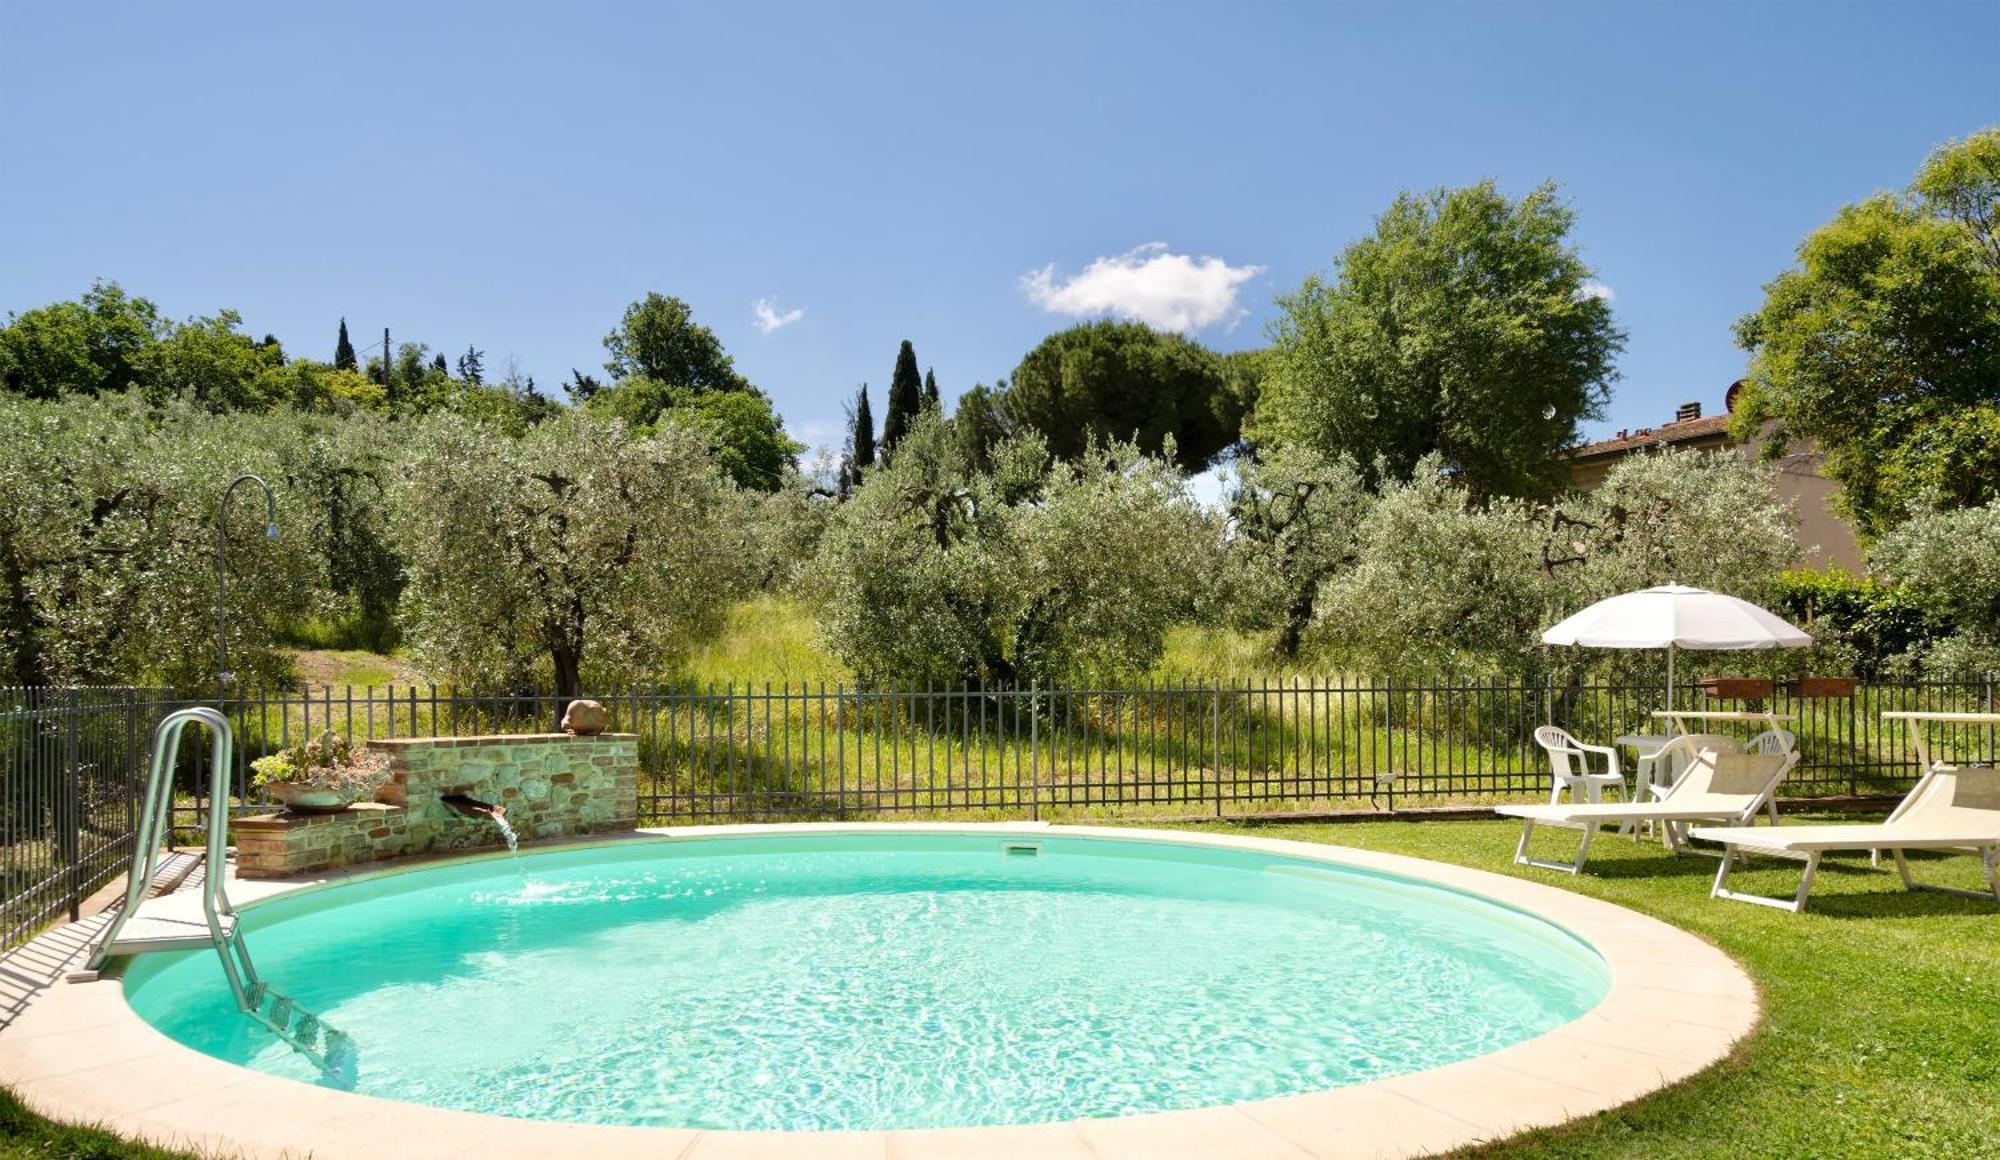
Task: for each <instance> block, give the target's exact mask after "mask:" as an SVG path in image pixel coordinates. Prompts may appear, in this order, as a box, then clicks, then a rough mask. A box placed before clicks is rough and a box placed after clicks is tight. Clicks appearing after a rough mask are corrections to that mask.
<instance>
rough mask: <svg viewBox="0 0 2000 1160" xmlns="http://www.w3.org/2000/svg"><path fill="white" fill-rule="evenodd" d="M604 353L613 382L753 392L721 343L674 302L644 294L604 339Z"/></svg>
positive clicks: (677, 301)
mask: <svg viewBox="0 0 2000 1160" xmlns="http://www.w3.org/2000/svg"><path fill="white" fill-rule="evenodd" d="M604 349H605V350H606V351H607V352H608V353H609V354H610V356H611V357H610V358H609V359H608V360H606V362H605V364H604V369H605V370H606V371H607V372H609V373H610V375H611V377H612V378H613V379H614V380H617V379H629V378H645V379H652V380H653V381H655V382H660V383H666V384H669V385H671V386H675V387H682V388H685V389H687V390H689V391H693V392H701V391H747V390H750V389H751V386H750V383H749V380H747V379H745V378H744V377H743V376H742V375H740V374H738V373H737V372H736V364H735V362H734V360H732V359H731V358H730V357H729V355H728V354H727V353H726V352H725V351H724V350H723V349H722V340H721V339H718V338H717V337H715V332H714V331H712V330H710V329H709V328H708V327H706V326H703V325H701V324H700V323H697V322H695V321H694V314H693V311H691V310H689V309H688V304H687V303H685V302H682V301H681V300H680V299H678V298H670V297H668V296H666V295H663V294H658V293H648V294H647V295H646V296H645V297H644V298H642V299H640V300H639V301H637V302H634V303H633V304H632V305H630V306H628V307H626V308H625V315H624V317H623V318H622V319H620V320H619V323H618V328H617V329H616V330H613V331H612V332H611V333H610V334H607V335H605V336H604Z"/></svg>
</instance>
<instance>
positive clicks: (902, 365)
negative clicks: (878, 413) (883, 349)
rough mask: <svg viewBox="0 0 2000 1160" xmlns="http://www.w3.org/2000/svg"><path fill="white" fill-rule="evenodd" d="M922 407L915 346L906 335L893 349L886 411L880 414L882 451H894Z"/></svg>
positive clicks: (921, 392) (921, 388) (922, 386)
mask: <svg viewBox="0 0 2000 1160" xmlns="http://www.w3.org/2000/svg"><path fill="white" fill-rule="evenodd" d="M923 409H924V382H923V378H922V376H920V375H919V374H918V373H917V349H916V347H914V346H912V345H910V340H909V339H907V338H906V339H904V340H903V345H902V346H901V347H900V348H899V349H898V350H897V351H896V370H895V373H894V374H893V375H891V376H890V378H889V403H888V410H887V411H885V412H884V413H883V415H882V444H881V448H880V450H881V452H882V454H884V455H887V454H888V453H889V452H891V451H893V450H895V447H896V444H897V443H898V442H899V441H900V440H901V439H902V438H903V434H904V433H905V432H907V431H908V430H909V429H910V425H911V424H913V423H915V422H916V421H917V414H918V412H920V411H922V410H923Z"/></svg>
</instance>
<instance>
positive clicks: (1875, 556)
mask: <svg viewBox="0 0 2000 1160" xmlns="http://www.w3.org/2000/svg"><path fill="white" fill-rule="evenodd" d="M1996 544H2000V502H1995V503H1989V504H1987V505H1985V506H1983V507H1976V508H1960V509H1957V510H1952V511H1932V512H1922V513H1919V514H1916V515H1913V516H1912V517H1911V518H1910V519H1908V520H1906V521H1904V522H1903V523H1902V524H1900V525H1898V526H1897V527H1896V529H1895V530H1894V531H1892V532H1890V533H1889V534H1888V535H1886V536H1884V537H1882V539H1881V541H1880V542H1879V543H1877V544H1876V545H1875V550H1874V551H1873V552H1871V553H1870V554H1869V563H1870V564H1871V565H1873V566H1874V567H1875V569H1876V570H1878V571H1880V572H1882V573H1883V574H1884V575H1886V576H1887V577H1888V578H1889V579H1890V580H1892V581H1893V582H1895V583H1896V584H1897V585H1898V586H1899V587H1900V588H1901V589H1902V590H1903V591H1905V592H1907V593H1909V594H1910V595H1911V596H1913V597H1915V598H1916V600H1917V602H1918V603H1919V604H1920V605H1921V606H1923V607H1925V608H1927V609H1929V610H1930V611H1932V612H1934V613H1936V614H1937V615H1938V617H1939V619H1940V620H1941V621H1942V622H1943V623H1944V624H1946V625H1949V626H1950V629H1949V631H1948V632H1946V634H1945V635H1944V636H1943V638H1942V639H1940V640H1937V641H1935V642H1932V643H1930V644H1928V645H1927V646H1925V647H1924V648H1923V649H1922V651H1921V653H1920V655H1919V656H1917V657H1915V658H1913V659H1915V660H1916V661H1917V662H1918V663H1919V664H1920V665H1922V667H1924V668H1925V669H1927V670H1929V671H1931V672H1935V673H1941V674H1952V675H1959V676H1987V675H1992V674H1994V673H2000V553H1995V551H1994V545H1996Z"/></svg>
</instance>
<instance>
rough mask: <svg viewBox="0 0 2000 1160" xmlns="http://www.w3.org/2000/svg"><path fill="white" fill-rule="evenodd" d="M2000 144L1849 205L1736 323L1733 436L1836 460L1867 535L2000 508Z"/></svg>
mask: <svg viewBox="0 0 2000 1160" xmlns="http://www.w3.org/2000/svg"><path fill="white" fill-rule="evenodd" d="M1996 207H2000V129H1988V130H1985V131H1984V132H1981V133H1978V134H1975V135H1973V136H1972V137H1971V138H1969V139H1967V140H1966V141H1963V142H1954V143H1952V144H1950V145H1947V146H1945V147H1944V148H1942V149H1940V150H1938V151H1937V152H1936V153H1934V154H1932V156H1931V158H1930V160H1929V161H1927V162H1925V164H1924V167H1923V169H1922V170H1921V171H1920V172H1919V173H1918V175H1917V179H1916V181H1915V183H1914V184H1913V185H1912V187H1911V191H1910V192H1909V193H1908V194H1906V195H1902V196H1898V195H1894V194H1878V195H1877V196H1874V197H1871V198H1868V199H1867V200H1865V201H1862V202H1859V203H1856V204H1854V205H1850V206H1847V207H1846V208H1844V209H1842V210H1841V211H1840V212H1839V213H1838V214H1836V215H1835V216H1834V219H1833V220H1832V221H1831V222H1828V223H1827V224H1826V225H1824V226H1821V227H1820V228H1819V229H1817V230H1815V231H1814V232H1813V233H1812V234H1811V236H1809V237H1807V238H1806V240H1805V241H1804V243H1802V244H1801V245H1800V247H1799V251H1798V265H1796V266H1794V267H1793V268H1792V269H1790V270H1787V271H1785V272H1784V273H1782V274H1780V275H1778V277H1777V278H1775V279H1773V280H1772V281H1771V282H1770V283H1768V284H1766V286H1765V287H1764V292H1765V296H1764V304H1763V306H1762V307H1760V308H1759V309H1758V310H1757V311H1756V312H1755V313H1754V314H1750V315H1746V316H1745V317H1744V318H1743V319H1742V320H1741V321H1739V322H1738V323H1737V324H1736V335H1737V339H1738V341H1739V342H1740V343H1741V344H1742V345H1743V347H1744V348H1745V349H1746V350H1748V351H1750V352H1751V356H1752V357H1751V363H1750V374H1749V376H1748V378H1747V380H1746V390H1745V391H1744V393H1743V395H1742V397H1741V399H1740V400H1739V402H1738V404H1737V407H1736V412H1735V419H1734V425H1735V429H1736V432H1737V434H1738V435H1739V436H1741V437H1746V438H1747V437H1749V436H1752V435H1755V434H1758V433H1759V432H1760V431H1762V430H1763V428H1764V427H1765V425H1766V424H1767V423H1769V424H1770V425H1771V438H1770V439H1769V440H1768V442H1767V444H1766V446H1767V449H1768V450H1769V451H1770V452H1771V453H1772V454H1774V455H1775V454H1779V453H1782V451H1783V450H1784V448H1785V447H1786V445H1787V444H1788V443H1789V442H1790V441H1791V440H1794V439H1811V440H1814V441H1815V442H1817V443H1818V444H1819V446H1820V448H1821V449H1822V450H1824V451H1825V452H1826V470H1827V474H1828V475H1830V476H1831V477H1832V478H1833V479H1834V480H1836V481H1837V482H1838V483H1839V484H1840V487H1841V504H1842V506H1843V507H1844V508H1845V509H1846V511H1847V513H1848V514H1849V515H1851V516H1852V517H1853V518H1854V520H1855V522H1856V523H1857V525H1858V526H1859V527H1860V529H1861V531H1862V533H1863V535H1864V536H1870V537H1872V536H1877V535H1880V534H1882V533H1883V532H1884V531H1886V530H1887V529H1888V528H1889V527H1891V526H1893V525H1894V524H1895V523H1896V522H1897V521H1898V520H1900V519H1901V518H1902V517H1903V515H1904V513H1905V512H1906V511H1908V510H1909V509H1910V508H1911V506H1912V505H1913V504H1914V505H1919V506H1924V507H1929V506H1934V505H1944V506H1977V505H1981V504H1985V503H1987V502H1989V501H1991V500H1993V499H1994V498H1996V497H2000V241H1996V234H1995V218H1996V215H2000V209H1996Z"/></svg>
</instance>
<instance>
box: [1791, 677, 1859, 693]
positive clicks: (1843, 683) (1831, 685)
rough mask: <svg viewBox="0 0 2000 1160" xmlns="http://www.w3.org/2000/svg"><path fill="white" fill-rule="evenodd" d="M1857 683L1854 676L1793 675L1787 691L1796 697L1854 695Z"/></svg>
mask: <svg viewBox="0 0 2000 1160" xmlns="http://www.w3.org/2000/svg"><path fill="white" fill-rule="evenodd" d="M1857 684H1859V682H1858V681H1856V680H1855V679H1854V678H1853V677H1793V678H1792V679H1791V680H1789V681H1786V682H1785V691H1786V692H1788V693H1790V694H1791V695H1792V696H1794V697H1852V696H1853V695H1854V689H1855V687H1856V685H1857Z"/></svg>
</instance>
